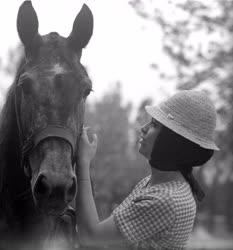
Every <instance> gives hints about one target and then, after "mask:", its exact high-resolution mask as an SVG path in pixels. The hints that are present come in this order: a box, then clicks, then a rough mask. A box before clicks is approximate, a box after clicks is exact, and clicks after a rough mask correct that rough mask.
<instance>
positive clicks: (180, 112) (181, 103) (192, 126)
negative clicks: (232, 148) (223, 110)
mask: <svg viewBox="0 0 233 250" xmlns="http://www.w3.org/2000/svg"><path fill="white" fill-rule="evenodd" d="M145 109H146V111H147V113H148V114H149V115H151V116H152V117H153V118H154V119H156V120H157V121H159V122H160V123H161V124H163V125H164V126H166V127H167V128H169V129H171V130H172V131H174V132H176V133H177V134H179V135H181V136H183V137H185V138H186V139H188V140H190V141H192V142H194V143H197V144H198V145H200V146H201V147H203V148H207V149H213V150H219V148H218V147H217V146H216V144H215V143H214V131H215V128H216V110H215V107H214V105H213V103H212V101H211V100H210V99H209V97H208V96H207V95H206V94H205V93H204V92H203V91H194V90H183V91H180V92H178V93H177V94H175V95H174V96H172V97H170V98H169V99H167V100H166V101H164V102H162V103H160V104H159V105H158V106H146V107H145Z"/></svg>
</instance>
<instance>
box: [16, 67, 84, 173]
mask: <svg viewBox="0 0 233 250" xmlns="http://www.w3.org/2000/svg"><path fill="white" fill-rule="evenodd" d="M24 68H25V65H23V66H22V67H21V68H20V70H19V72H18V74H17V77H16V86H15V93H14V105H15V115H16V122H17V128H18V133H19V141H20V157H21V160H20V165H21V167H23V168H24V172H25V174H26V175H27V176H29V177H31V169H30V166H29V161H28V157H29V155H30V153H31V152H32V150H33V149H35V148H36V147H37V146H38V144H39V143H40V142H41V141H43V140H45V139H47V138H50V137H56V138H61V139H63V140H65V141H66V142H68V143H69V144H70V146H71V149H72V153H71V157H72V159H71V160H72V165H73V167H74V165H75V164H76V156H75V155H76V151H77V139H76V136H75V134H74V133H73V131H72V130H71V128H69V127H67V126H62V125H60V124H47V126H46V127H43V128H40V129H36V130H35V131H32V132H31V133H29V134H25V133H24V131H23V127H22V123H21V119H20V117H21V116H20V102H21V93H22V86H21V84H20V85H19V84H18V82H19V78H20V75H21V74H22V72H23V71H24ZM81 127H82V126H81ZM80 134H81V131H80Z"/></svg>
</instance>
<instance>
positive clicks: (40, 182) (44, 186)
mask: <svg viewBox="0 0 233 250" xmlns="http://www.w3.org/2000/svg"><path fill="white" fill-rule="evenodd" d="M34 193H35V196H45V195H49V193H50V188H49V185H48V183H47V182H46V176H44V175H43V174H40V176H39V177H38V179H37V181H36V184H35V187H34Z"/></svg>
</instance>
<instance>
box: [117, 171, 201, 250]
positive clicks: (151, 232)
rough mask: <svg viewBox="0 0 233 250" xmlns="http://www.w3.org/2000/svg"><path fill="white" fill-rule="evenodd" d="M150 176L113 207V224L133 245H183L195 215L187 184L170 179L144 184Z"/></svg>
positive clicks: (175, 247)
mask: <svg viewBox="0 0 233 250" xmlns="http://www.w3.org/2000/svg"><path fill="white" fill-rule="evenodd" d="M149 179H150V176H148V177H146V178H144V179H143V180H142V181H141V182H139V183H138V184H137V185H136V187H135V188H134V189H133V191H132V192H131V194H130V195H129V196H128V197H127V198H126V199H125V200H124V201H123V202H122V203H121V204H120V205H119V206H118V207H117V208H116V209H115V210H114V211H113V213H112V214H113V216H114V221H115V224H116V226H117V228H118V229H119V231H120V232H121V233H122V235H123V237H124V238H125V239H126V242H127V243H128V244H130V245H131V246H132V247H133V248H134V249H156V250H160V249H161V250H162V249H163V250H164V249H169V250H170V249H171V250H172V249H174V250H177V249H184V247H185V244H186V242H187V240H188V237H189V235H190V233H191V231H192V228H193V223H194V218H195V215H196V203H195V200H194V198H193V195H192V192H191V189H190V186H189V184H188V183H186V182H181V181H172V182H166V183H162V184H157V185H154V186H148V187H147V183H148V181H149Z"/></svg>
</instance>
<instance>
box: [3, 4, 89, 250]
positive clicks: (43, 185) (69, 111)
mask: <svg viewBox="0 0 233 250" xmlns="http://www.w3.org/2000/svg"><path fill="white" fill-rule="evenodd" d="M38 27H39V22H38V17H37V14H36V11H35V9H34V8H33V6H32V3H31V1H25V2H23V3H22V4H21V6H20V7H19V10H18V15H17V31H18V35H19V38H20V40H21V42H22V44H23V46H24V52H25V53H24V59H23V60H22V63H21V65H20V66H19V68H18V71H17V73H16V77H15V80H14V82H13V84H12V85H11V86H10V88H9V91H8V94H7V97H6V101H5V103H4V106H3V109H2V112H1V115H0V249H21V248H20V247H22V248H24V247H25V246H27V247H28V246H32V249H42V248H43V247H44V244H45V242H49V240H48V239H55V238H56V240H59V237H61V239H63V238H62V237H63V236H64V239H65V240H64V241H65V242H69V243H70V240H67V237H69V239H70V238H72V237H71V236H70V233H73V229H74V228H75V225H76V223H74V218H75V215H74V209H72V208H71V206H70V204H71V203H72V201H74V198H75V196H76V192H77V176H76V172H77V171H76V168H77V157H76V155H77V154H76V153H77V150H78V141H79V138H80V135H81V133H82V128H83V122H84V112H85V101H86V99H87V97H88V95H89V94H90V92H91V90H92V82H91V80H90V78H89V76H88V73H87V71H86V69H85V67H84V66H83V65H82V64H81V62H80V59H81V55H82V50H83V48H85V47H86V45H87V44H88V43H89V40H90V38H91V36H92V33H93V15H92V12H91V10H90V9H89V7H88V6H87V5H86V4H84V5H83V6H82V8H81V10H80V12H79V13H78V14H77V16H76V18H75V20H74V23H73V28H72V31H71V33H70V35H69V36H68V37H62V36H60V35H59V34H58V33H56V32H51V33H49V34H47V35H43V36H42V35H40V34H39V32H38ZM67 232H68V233H67ZM72 239H73V238H72ZM51 241H52V240H51ZM27 249H28V248H27Z"/></svg>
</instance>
